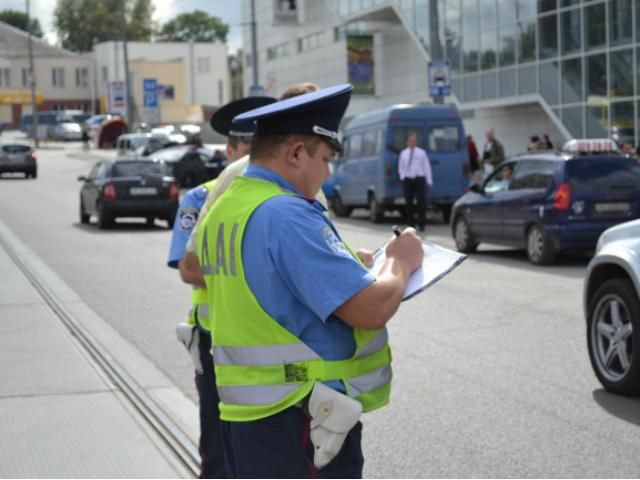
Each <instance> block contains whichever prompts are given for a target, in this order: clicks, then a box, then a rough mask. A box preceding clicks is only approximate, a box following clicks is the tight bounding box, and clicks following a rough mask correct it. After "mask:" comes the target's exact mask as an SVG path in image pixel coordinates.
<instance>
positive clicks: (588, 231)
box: [545, 222, 620, 250]
mask: <svg viewBox="0 0 640 480" xmlns="http://www.w3.org/2000/svg"><path fill="white" fill-rule="evenodd" d="M618 223H620V222H611V223H585V224H581V225H567V224H554V225H545V231H546V233H547V234H548V235H549V237H550V238H551V240H552V241H553V244H554V248H555V250H569V249H572V248H588V249H594V248H595V247H596V244H597V243H598V238H600V235H601V234H602V232H604V231H605V230H606V229H607V228H609V227H612V226H613V225H617V224H618Z"/></svg>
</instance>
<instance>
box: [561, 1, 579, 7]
mask: <svg viewBox="0 0 640 480" xmlns="http://www.w3.org/2000/svg"><path fill="white" fill-rule="evenodd" d="M581 1H582V0H562V1H561V4H562V6H563V7H570V6H572V5H578V4H579V3H580V2H581Z"/></svg>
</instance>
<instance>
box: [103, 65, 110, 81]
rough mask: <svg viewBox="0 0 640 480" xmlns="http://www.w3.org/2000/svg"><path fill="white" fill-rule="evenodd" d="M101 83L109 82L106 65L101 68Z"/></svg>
mask: <svg viewBox="0 0 640 480" xmlns="http://www.w3.org/2000/svg"><path fill="white" fill-rule="evenodd" d="M102 81H103V82H108V81H109V69H108V68H107V66H106V65H105V66H103V67H102Z"/></svg>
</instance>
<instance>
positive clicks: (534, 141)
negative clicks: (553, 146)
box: [527, 135, 542, 152]
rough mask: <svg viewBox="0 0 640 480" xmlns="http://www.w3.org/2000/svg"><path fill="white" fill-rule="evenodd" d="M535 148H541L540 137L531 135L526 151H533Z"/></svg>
mask: <svg viewBox="0 0 640 480" xmlns="http://www.w3.org/2000/svg"><path fill="white" fill-rule="evenodd" d="M537 150H542V148H541V143H540V137H539V136H537V135H532V136H531V138H529V144H528V145H527V152H535V151H537Z"/></svg>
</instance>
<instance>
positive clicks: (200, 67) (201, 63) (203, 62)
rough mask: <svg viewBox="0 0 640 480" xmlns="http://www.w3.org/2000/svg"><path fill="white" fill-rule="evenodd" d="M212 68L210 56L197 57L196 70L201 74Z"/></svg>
mask: <svg viewBox="0 0 640 480" xmlns="http://www.w3.org/2000/svg"><path fill="white" fill-rule="evenodd" d="M210 69H211V65H210V63H209V57H198V58H197V59H196V71H197V72H198V74H199V75H202V74H205V73H209V71H210Z"/></svg>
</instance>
